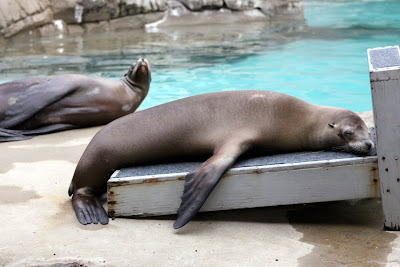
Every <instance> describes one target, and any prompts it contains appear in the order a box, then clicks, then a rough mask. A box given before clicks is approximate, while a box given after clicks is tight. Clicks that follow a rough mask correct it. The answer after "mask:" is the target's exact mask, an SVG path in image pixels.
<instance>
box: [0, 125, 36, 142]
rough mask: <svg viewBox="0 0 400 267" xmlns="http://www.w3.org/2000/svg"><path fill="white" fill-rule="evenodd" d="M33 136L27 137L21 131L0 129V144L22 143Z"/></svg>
mask: <svg viewBox="0 0 400 267" xmlns="http://www.w3.org/2000/svg"><path fill="white" fill-rule="evenodd" d="M31 138H32V136H27V135H24V134H23V133H22V131H19V130H10V129H4V128H0V142H11V141H22V140H28V139H31Z"/></svg>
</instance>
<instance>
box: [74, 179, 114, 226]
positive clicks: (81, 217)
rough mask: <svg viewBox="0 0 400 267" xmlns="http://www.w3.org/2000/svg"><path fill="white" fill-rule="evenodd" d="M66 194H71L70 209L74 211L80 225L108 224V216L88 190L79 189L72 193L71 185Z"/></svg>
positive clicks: (98, 200) (97, 199)
mask: <svg viewBox="0 0 400 267" xmlns="http://www.w3.org/2000/svg"><path fill="white" fill-rule="evenodd" d="M68 194H69V195H70V196H71V195H72V194H74V195H73V197H72V207H73V208H74V210H75V214H76V218H77V219H78V221H79V222H80V223H81V224H84V225H86V224H91V223H94V224H97V223H98V222H100V223H101V224H108V215H107V212H106V211H105V210H104V208H103V206H102V205H101V202H100V199H99V198H98V197H96V195H94V194H93V193H92V192H90V190H89V189H88V188H80V189H78V190H76V191H74V188H73V185H72V184H71V185H70V187H69V190H68Z"/></svg>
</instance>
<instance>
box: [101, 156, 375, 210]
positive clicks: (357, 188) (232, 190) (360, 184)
mask: <svg viewBox="0 0 400 267" xmlns="http://www.w3.org/2000/svg"><path fill="white" fill-rule="evenodd" d="M200 164H201V162H185V163H174V164H162V165H154V166H144V167H135V168H126V169H122V170H119V171H116V172H115V173H114V175H113V176H112V178H111V179H110V180H109V182H108V213H109V216H110V217H140V216H155V215H165V214H175V213H176V210H177V209H178V207H179V204H180V201H181V199H180V196H181V195H182V192H183V185H184V182H185V177H186V174H187V173H188V172H191V171H193V170H194V169H195V168H196V167H197V166H199V165H200ZM377 196H379V181H378V175H377V157H376V156H375V151H373V152H372V153H371V155H370V156H368V157H357V156H355V155H352V154H348V153H338V152H322V151H320V152H299V153H288V154H281V155H272V156H264V157H256V158H249V159H242V160H239V161H238V162H237V163H236V164H235V165H234V166H233V167H232V168H231V169H230V170H229V171H228V172H227V173H226V174H225V175H224V177H223V178H222V179H221V181H220V182H219V184H218V185H217V187H216V188H215V189H214V190H213V192H212V193H211V195H210V196H209V198H208V199H207V201H206V203H205V204H204V206H203V207H202V209H201V210H200V211H213V210H227V209H241V208H254V207H263V206H276V205H285V204H297V203H310V202H322V201H332V200H346V199H359V198H373V197H377Z"/></svg>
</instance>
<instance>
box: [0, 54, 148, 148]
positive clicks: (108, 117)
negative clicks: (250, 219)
mask: <svg viewBox="0 0 400 267" xmlns="http://www.w3.org/2000/svg"><path fill="white" fill-rule="evenodd" d="M150 82H151V70H150V65H149V63H148V62H147V60H146V59H142V58H141V59H139V60H138V61H137V62H136V64H133V65H132V66H131V67H130V69H129V70H128V72H127V73H126V74H125V76H124V77H122V78H121V79H120V80H108V79H104V78H97V77H90V76H85V75H80V74H60V75H54V76H38V77H32V78H27V79H22V80H16V81H12V82H7V83H4V84H1V85H0V141H16V140H24V139H29V138H32V136H33V135H38V134H43V133H50V132H56V131H61V130H67V129H72V128H80V127H89V126H97V125H104V124H107V123H109V122H110V121H112V120H115V119H116V118H119V117H121V116H124V115H127V114H129V113H132V112H134V111H135V110H136V109H137V107H138V106H139V105H140V104H141V103H142V101H143V99H144V98H145V97H146V95H147V93H148V91H149V87H150Z"/></svg>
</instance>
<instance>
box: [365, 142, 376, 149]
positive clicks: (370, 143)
mask: <svg viewBox="0 0 400 267" xmlns="http://www.w3.org/2000/svg"><path fill="white" fill-rule="evenodd" d="M364 144H365V146H366V147H367V148H368V149H372V148H373V146H374V144H373V143H372V142H371V141H370V140H368V141H365V142H364Z"/></svg>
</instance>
